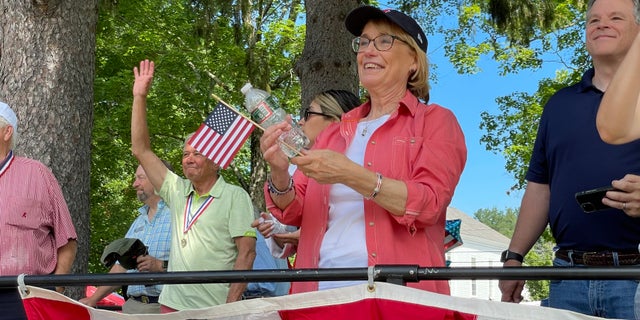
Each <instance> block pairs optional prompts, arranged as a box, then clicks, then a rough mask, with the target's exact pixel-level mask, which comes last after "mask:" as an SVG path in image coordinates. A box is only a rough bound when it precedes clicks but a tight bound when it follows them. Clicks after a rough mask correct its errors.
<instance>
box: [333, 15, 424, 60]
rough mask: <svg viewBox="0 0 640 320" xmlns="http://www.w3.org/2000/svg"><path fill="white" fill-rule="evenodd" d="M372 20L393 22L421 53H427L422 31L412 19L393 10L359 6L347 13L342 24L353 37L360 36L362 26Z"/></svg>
mask: <svg viewBox="0 0 640 320" xmlns="http://www.w3.org/2000/svg"><path fill="white" fill-rule="evenodd" d="M372 19H387V20H389V21H391V22H393V23H394V24H396V25H397V26H398V27H400V28H401V29H402V30H404V32H406V33H407V34H408V35H410V36H411V37H412V38H413V40H415V41H416V43H417V44H418V47H420V49H422V51H424V52H425V53H427V37H426V36H425V35H424V31H422V28H420V25H418V23H417V22H416V21H415V20H413V18H411V17H409V16H408V15H406V14H404V13H402V12H400V11H397V10H393V9H384V10H380V9H378V8H376V7H373V6H360V7H357V8H355V9H353V10H351V12H349V14H348V15H347V19H345V21H344V24H345V25H346V26H347V30H349V32H351V33H352V34H353V35H354V36H360V35H361V34H362V29H364V26H365V25H366V24H367V22H369V20H372Z"/></svg>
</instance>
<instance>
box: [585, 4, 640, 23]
mask: <svg viewBox="0 0 640 320" xmlns="http://www.w3.org/2000/svg"><path fill="white" fill-rule="evenodd" d="M595 2H596V0H589V3H588V4H587V15H588V14H589V11H591V7H593V4H594V3H595ZM631 2H633V15H634V16H635V17H636V23H637V24H640V0H631Z"/></svg>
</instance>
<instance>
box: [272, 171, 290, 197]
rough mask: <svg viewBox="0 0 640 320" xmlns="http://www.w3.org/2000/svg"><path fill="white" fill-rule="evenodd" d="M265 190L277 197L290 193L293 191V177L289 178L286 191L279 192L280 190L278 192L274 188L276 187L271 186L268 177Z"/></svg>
mask: <svg viewBox="0 0 640 320" xmlns="http://www.w3.org/2000/svg"><path fill="white" fill-rule="evenodd" d="M267 188H268V189H269V193H271V194H275V195H277V196H282V195H285V194H287V193H289V192H291V190H293V177H289V185H288V186H287V189H285V190H282V191H281V190H278V188H276V186H274V185H273V181H272V180H271V175H268V176H267Z"/></svg>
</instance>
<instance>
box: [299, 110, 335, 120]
mask: <svg viewBox="0 0 640 320" xmlns="http://www.w3.org/2000/svg"><path fill="white" fill-rule="evenodd" d="M312 114H315V115H318V116H323V117H327V118H332V117H331V116H330V115H328V114H325V113H322V112H315V111H310V110H309V109H305V110H304V112H303V113H302V118H303V119H304V121H309V117H310V116H311V115H312Z"/></svg>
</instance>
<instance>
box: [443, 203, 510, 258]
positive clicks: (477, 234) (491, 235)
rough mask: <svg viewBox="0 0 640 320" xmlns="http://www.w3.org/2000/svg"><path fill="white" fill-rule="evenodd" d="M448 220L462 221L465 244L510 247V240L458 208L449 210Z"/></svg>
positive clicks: (463, 241) (462, 234) (462, 235)
mask: <svg viewBox="0 0 640 320" xmlns="http://www.w3.org/2000/svg"><path fill="white" fill-rule="evenodd" d="M447 219H448V220H453V219H460V220H461V221H462V224H461V226H460V236H461V237H462V243H463V244H464V243H468V242H476V243H481V244H485V245H490V246H496V247H504V248H505V249H506V248H507V247H508V246H509V241H510V239H509V238H507V237H505V236H504V235H502V234H501V233H500V232H498V231H495V230H493V229H491V228H490V227H489V226H487V225H486V224H484V223H482V222H480V221H478V220H476V219H475V218H473V217H472V216H470V215H468V214H466V213H464V212H462V211H460V210H458V209H456V208H452V207H448V208H447Z"/></svg>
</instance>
